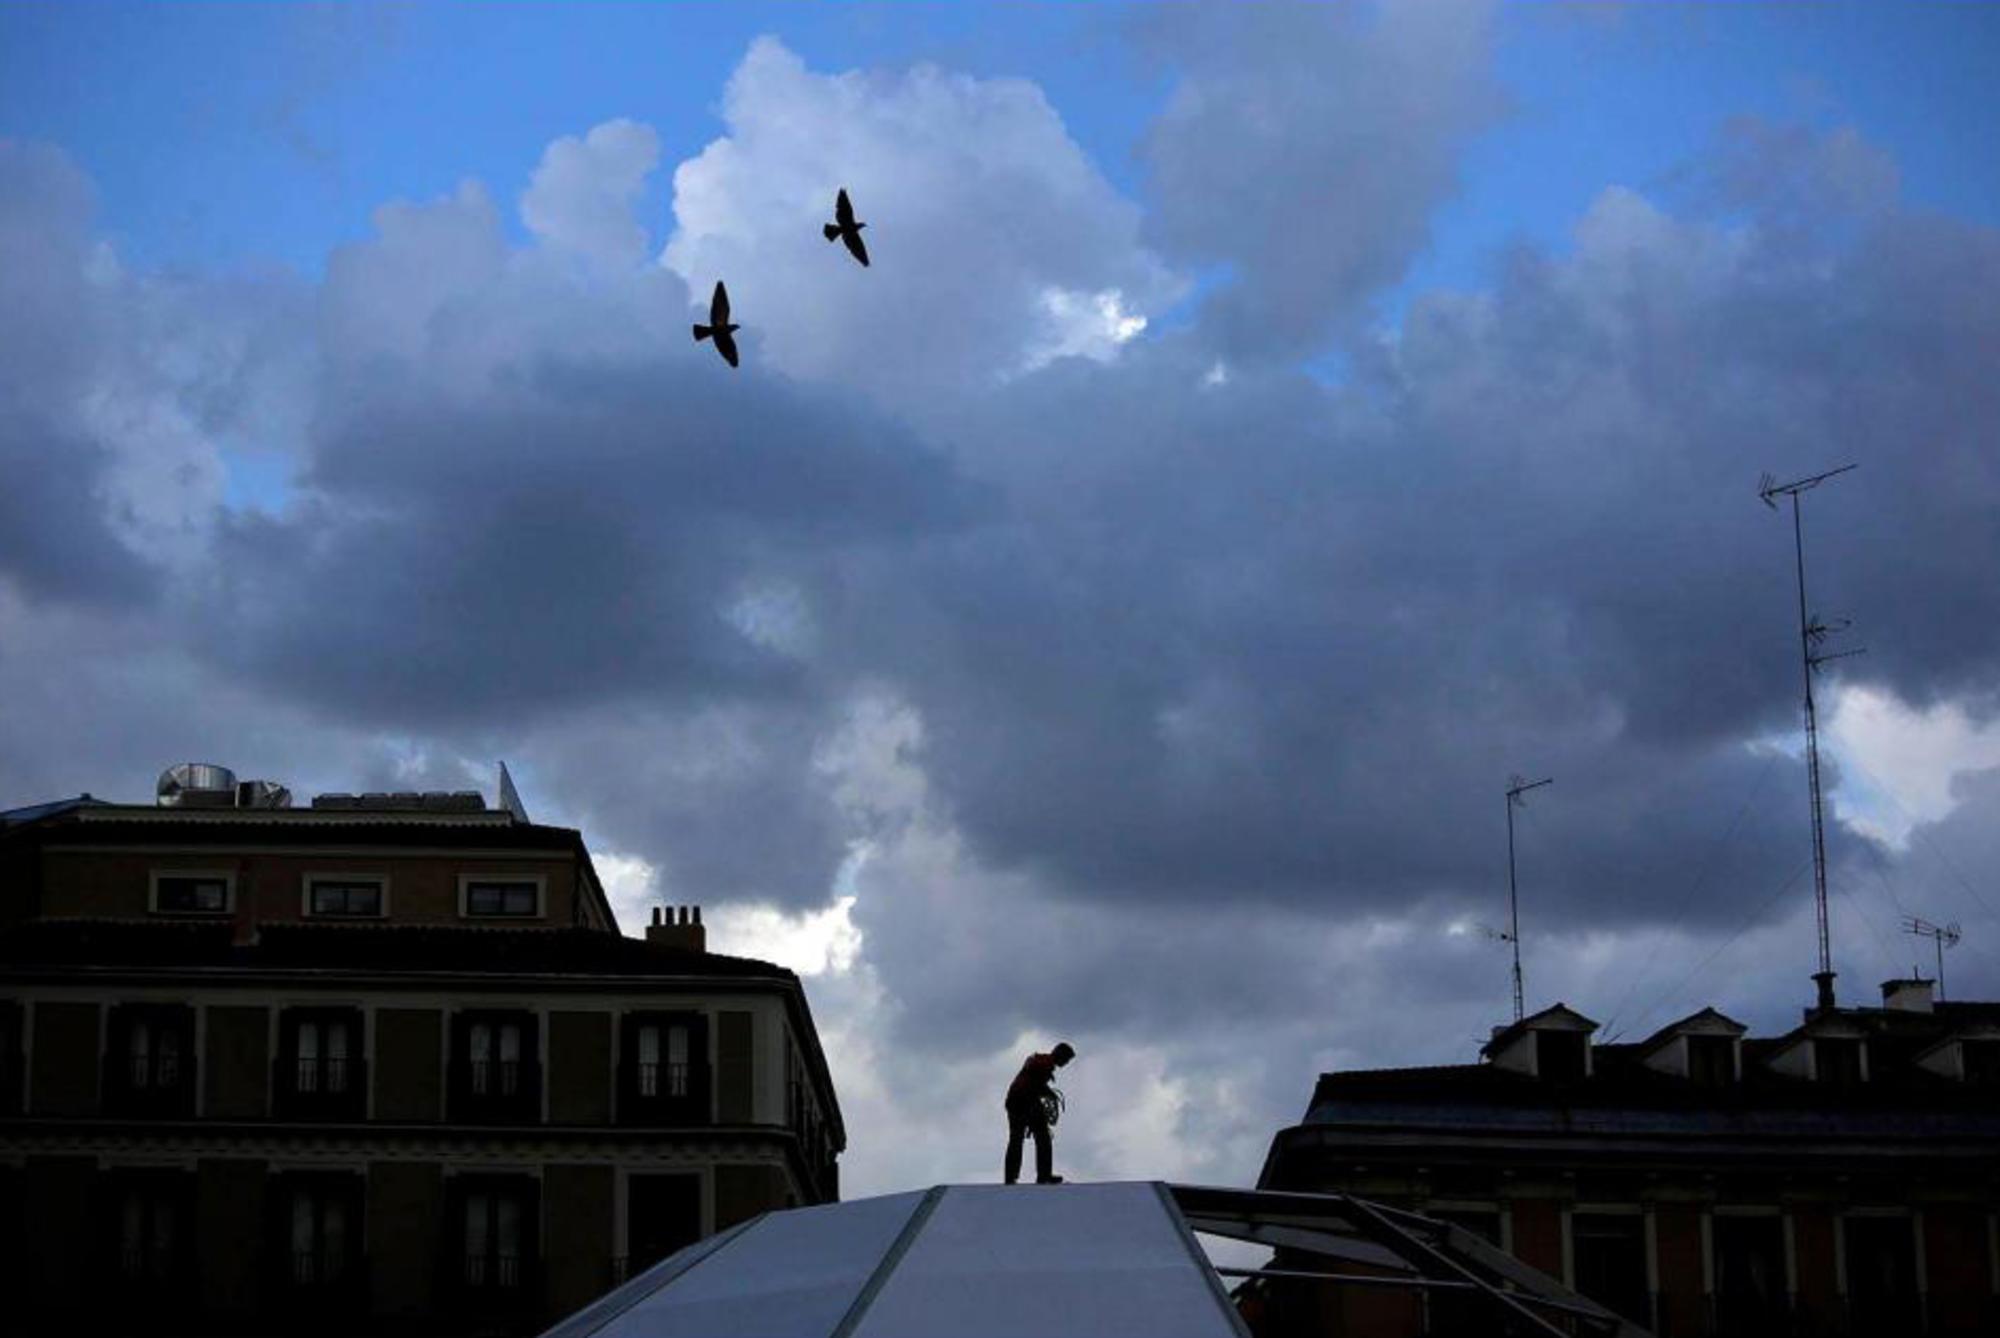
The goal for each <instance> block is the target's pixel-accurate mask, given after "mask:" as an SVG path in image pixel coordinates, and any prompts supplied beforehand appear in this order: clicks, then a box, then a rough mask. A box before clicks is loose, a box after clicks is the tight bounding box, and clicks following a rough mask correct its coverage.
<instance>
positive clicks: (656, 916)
mask: <svg viewBox="0 0 2000 1338" xmlns="http://www.w3.org/2000/svg"><path fill="white" fill-rule="evenodd" d="M646 942H648V943H657V944H659V945H660V946H661V947H663V948H675V949H678V950H680V951H682V952H707V951H708V931H707V930H706V929H704V928H703V927H702V923H701V908H700V907H698V906H667V907H665V908H664V909H662V908H660V907H657V906H656V907H654V908H653V923H652V924H651V925H649V926H647V928H646Z"/></svg>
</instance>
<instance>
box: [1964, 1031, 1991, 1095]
mask: <svg viewBox="0 0 2000 1338" xmlns="http://www.w3.org/2000/svg"><path fill="white" fill-rule="evenodd" d="M1959 1053H1960V1062H1962V1063H1963V1064H1964V1066H1965V1081H1966V1082H1967V1083H1968V1084H1970V1085H1972V1086H1974V1087H2000V1040H1978V1041H1961V1042H1959Z"/></svg>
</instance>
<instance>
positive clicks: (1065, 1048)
mask: <svg viewBox="0 0 2000 1338" xmlns="http://www.w3.org/2000/svg"><path fill="white" fill-rule="evenodd" d="M1049 1058H1050V1059H1053V1060H1055V1061H1056V1067H1057V1068H1061V1067H1062V1066H1063V1065H1065V1064H1067V1063H1069V1061H1070V1060H1072V1059H1075V1058H1076V1050H1075V1048H1074V1047H1072V1046H1071V1045H1070V1043H1069V1042H1068V1041H1057V1042H1056V1048H1055V1049H1053V1050H1051V1051H1049Z"/></svg>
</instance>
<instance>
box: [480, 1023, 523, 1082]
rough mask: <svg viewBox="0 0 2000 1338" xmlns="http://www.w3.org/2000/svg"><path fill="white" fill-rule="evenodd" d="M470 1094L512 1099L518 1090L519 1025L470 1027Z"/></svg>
mask: <svg viewBox="0 0 2000 1338" xmlns="http://www.w3.org/2000/svg"><path fill="white" fill-rule="evenodd" d="M471 1058H472V1094H473V1095H474V1096H513V1095H515V1094H516V1093H517V1092H519V1091H520V1090H521V1024H520V1023H518V1022H475V1023H473V1024H472V1045H471Z"/></svg>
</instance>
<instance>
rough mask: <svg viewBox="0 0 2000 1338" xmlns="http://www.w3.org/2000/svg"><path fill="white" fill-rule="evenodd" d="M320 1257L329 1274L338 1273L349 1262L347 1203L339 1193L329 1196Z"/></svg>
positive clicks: (320, 1242)
mask: <svg viewBox="0 0 2000 1338" xmlns="http://www.w3.org/2000/svg"><path fill="white" fill-rule="evenodd" d="M319 1246H320V1258H321V1260H322V1261H323V1262H324V1264H325V1268H326V1272H327V1274H328V1275H329V1276H331V1275H332V1274H335V1273H338V1272H339V1271H340V1270H341V1268H342V1266H343V1265H345V1264H346V1262H347V1205H346V1204H344V1203H342V1202H341V1200H340V1196H339V1194H337V1193H335V1194H330V1195H329V1196H328V1197H327V1202H326V1212H325V1214H324V1215H323V1217H322V1219H321V1222H320V1237H319Z"/></svg>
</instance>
